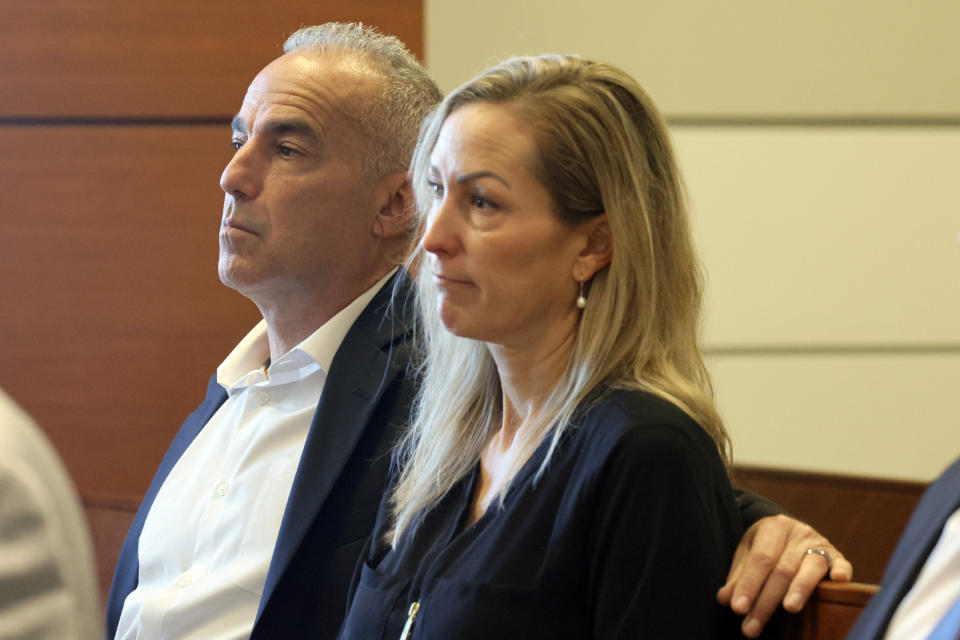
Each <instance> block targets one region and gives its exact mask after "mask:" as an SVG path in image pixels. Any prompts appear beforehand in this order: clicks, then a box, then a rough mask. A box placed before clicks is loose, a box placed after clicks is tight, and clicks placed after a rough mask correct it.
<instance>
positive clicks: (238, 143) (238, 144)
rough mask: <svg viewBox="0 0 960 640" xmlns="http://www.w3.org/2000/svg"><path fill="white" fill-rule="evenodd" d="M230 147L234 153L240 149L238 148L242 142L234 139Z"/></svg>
mask: <svg viewBox="0 0 960 640" xmlns="http://www.w3.org/2000/svg"><path fill="white" fill-rule="evenodd" d="M230 146H231V147H233V150H234V151H237V150H239V149H240V147H242V146H243V140H240V139H238V138H234V139H233V140H231V141H230Z"/></svg>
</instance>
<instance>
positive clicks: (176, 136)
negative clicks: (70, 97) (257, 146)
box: [0, 126, 257, 495]
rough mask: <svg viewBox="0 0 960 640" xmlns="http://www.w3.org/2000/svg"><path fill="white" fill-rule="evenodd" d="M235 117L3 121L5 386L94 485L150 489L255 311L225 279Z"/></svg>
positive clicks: (1, 350) (1, 380)
mask: <svg viewBox="0 0 960 640" xmlns="http://www.w3.org/2000/svg"><path fill="white" fill-rule="evenodd" d="M228 141H229V132H228V130H227V127H225V126H224V127H133V128H130V127H35V128H19V129H18V128H12V129H11V128H0V211H3V232H2V234H0V287H2V299H3V305H4V312H3V313H2V314H0V386H3V387H4V388H5V389H7V391H8V392H9V393H10V394H11V395H12V396H13V397H15V398H16V399H17V400H18V401H19V402H20V403H21V404H22V405H23V406H24V407H25V408H26V409H27V410H28V411H29V412H30V413H32V414H33V415H34V417H35V418H36V419H37V421H38V422H39V423H40V424H41V425H42V426H43V427H44V428H45V430H46V431H47V433H48V434H49V435H50V437H51V439H52V440H53V441H54V443H56V445H57V447H58V449H59V450H60V453H61V455H62V456H63V457H64V458H65V460H66V463H67V466H68V467H69V469H70V470H71V472H72V473H73V477H74V480H75V481H76V482H77V483H78V485H79V486H80V488H81V490H82V491H83V492H85V493H89V492H95V493H117V492H119V493H120V494H130V493H132V494H134V495H139V494H141V493H142V491H143V490H145V489H146V486H147V484H148V483H149V480H150V478H151V477H152V475H153V471H154V470H155V468H156V465H157V463H158V462H159V460H160V457H161V455H162V453H163V451H164V450H165V448H166V446H167V444H168V443H169V441H170V439H171V437H172V436H173V434H174V433H175V431H176V429H177V428H178V427H179V425H180V423H181V422H182V420H183V418H184V417H185V416H186V414H187V413H189V412H190V411H191V410H192V409H193V408H194V407H195V406H196V405H197V404H199V402H200V400H202V398H203V393H204V389H205V381H206V379H207V377H208V376H209V375H210V374H211V373H212V371H213V369H214V368H215V366H216V364H217V363H219V361H220V359H222V358H223V357H224V356H225V355H226V353H228V351H229V349H230V348H231V347H232V345H233V344H235V342H236V340H237V339H238V338H239V337H240V336H242V335H243V333H244V332H245V331H246V330H247V329H248V328H249V327H251V326H252V325H253V323H254V322H255V320H256V319H257V313H256V309H255V307H253V305H252V304H250V303H249V302H248V301H247V300H246V299H245V298H242V297H241V296H239V295H238V294H236V293H234V292H232V291H230V290H228V289H227V288H225V287H223V286H222V285H221V284H220V281H219V279H218V277H217V272H216V261H217V251H218V247H217V228H218V220H219V216H220V209H221V207H222V201H223V198H222V195H223V194H222V192H221V191H220V189H219V186H218V184H217V181H218V176H219V174H220V170H221V168H222V167H223V165H224V164H225V163H226V161H227V159H228V158H229V155H230V152H231V150H230V147H229V145H228Z"/></svg>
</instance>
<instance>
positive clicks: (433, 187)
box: [427, 180, 443, 196]
mask: <svg viewBox="0 0 960 640" xmlns="http://www.w3.org/2000/svg"><path fill="white" fill-rule="evenodd" d="M427 188H428V189H430V191H432V192H433V194H434V195H436V196H442V195H443V187H441V186H440V183H439V182H434V181H433V180H427Z"/></svg>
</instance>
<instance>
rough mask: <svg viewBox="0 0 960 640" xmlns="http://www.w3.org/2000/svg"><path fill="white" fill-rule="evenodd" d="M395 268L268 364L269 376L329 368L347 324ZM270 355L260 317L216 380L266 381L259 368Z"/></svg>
mask: <svg viewBox="0 0 960 640" xmlns="http://www.w3.org/2000/svg"><path fill="white" fill-rule="evenodd" d="M397 269H398V267H394V268H393V269H391V270H390V272H389V273H387V275H385V276H383V277H382V278H380V280H378V281H377V282H376V284H374V285H373V286H372V287H370V288H369V289H367V290H366V291H364V292H363V293H361V294H360V295H359V296H358V297H357V298H355V299H354V300H353V302H351V303H350V304H348V305H347V306H346V307H344V308H343V309H341V310H340V311H339V312H338V313H337V314H336V315H335V316H333V317H332V318H330V319H329V320H327V321H326V322H325V323H324V324H323V325H322V326H321V327H320V328H319V329H317V330H316V331H314V332H313V333H312V334H310V335H309V336H307V337H306V338H304V340H303V341H302V342H301V343H300V344H298V345H297V346H295V347H294V348H293V349H291V350H290V351H289V352H288V353H286V354H284V355H283V356H282V357H281V358H280V359H279V360H277V361H276V362H271V363H270V368H269V370H268V371H269V374H270V376H271V377H273V378H276V377H284V378H285V377H287V375H290V374H293V375H294V376H295V377H302V376H303V375H304V374H305V373H308V372H304V371H301V370H302V369H304V368H310V369H314V370H315V369H316V368H317V367H319V368H320V369H322V370H323V371H324V372H327V371H329V370H330V364H331V363H332V362H333V357H334V356H335V355H336V353H337V350H338V349H339V348H340V343H342V342H343V339H344V338H345V337H346V335H347V332H348V331H350V327H352V326H353V323H354V322H356V321H357V318H359V317H360V314H361V313H362V312H363V310H364V309H365V308H366V306H367V305H368V304H370V301H371V300H373V297H374V296H375V295H377V292H379V291H380V289H382V288H383V286H384V285H385V284H386V283H387V281H388V280H389V279H390V278H391V277H392V276H393V274H394V273H396V272H397ZM269 356H270V343H269V340H268V339H267V322H266V320H261V321H260V322H259V323H257V326H255V327H254V328H253V329H251V330H250V332H249V333H248V334H247V335H246V336H244V338H243V340H241V341H240V343H239V344H237V346H236V347H234V349H233V351H231V352H230V355H228V356H227V357H226V358H225V359H224V361H223V362H222V363H220V366H219V367H217V383H218V384H220V386H222V387H223V388H224V389H226V390H227V391H230V389H231V388H236V387H246V386H250V385H252V384H255V383H257V382H259V381H262V380H266V376H265V375H264V374H263V371H262V367H263V365H264V363H265V362H266V361H267V358H268V357H269Z"/></svg>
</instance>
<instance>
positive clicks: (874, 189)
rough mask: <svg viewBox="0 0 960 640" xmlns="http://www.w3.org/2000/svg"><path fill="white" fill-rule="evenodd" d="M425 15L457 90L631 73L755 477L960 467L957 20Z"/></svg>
mask: <svg viewBox="0 0 960 640" xmlns="http://www.w3.org/2000/svg"><path fill="white" fill-rule="evenodd" d="M867 7H868V5H864V4H863V3H849V2H845V3H827V2H810V3H793V4H785V3H769V2H763V1H761V0H750V1H748V2H737V3H715V2H707V1H706V0H699V1H688V2H683V3H678V2H667V1H665V0H663V1H657V2H649V1H647V2H632V3H627V2H622V3H620V2H613V1H612V0H599V1H595V2H591V3H581V2H573V1H571V0H562V1H560V2H557V1H551V2H546V1H545V0H534V1H530V0H528V1H525V2H516V1H515V0H514V1H511V2H507V1H506V0H489V1H488V2H485V3H484V4H483V8H482V9H478V8H477V5H475V4H473V3H466V2H461V1H455V0H427V2H426V53H427V63H428V66H429V67H430V69H431V71H432V72H433V73H434V74H435V76H436V77H437V79H438V81H439V82H440V83H441V86H442V87H443V88H444V89H451V88H453V87H454V86H456V85H457V84H459V83H460V82H462V81H463V80H465V79H467V78H468V77H469V76H470V75H471V74H472V73H474V72H476V71H479V70H480V69H482V68H483V67H484V66H485V65H486V64H488V63H490V62H492V61H495V60H497V59H499V58H502V57H505V56H507V55H513V54H521V53H537V52H543V51H562V52H570V53H578V54H581V55H585V56H589V57H593V58H596V59H603V60H608V61H611V62H614V63H617V64H619V65H621V66H623V67H624V68H626V69H627V70H629V71H630V72H632V73H633V74H635V75H636V76H637V78H638V79H640V81H641V82H642V83H643V84H644V85H645V86H646V87H647V89H648V90H649V91H650V93H651V94H652V95H653V96H654V98H655V99H656V100H657V102H658V103H659V104H660V105H661V107H662V108H663V110H664V111H665V113H666V114H667V116H668V118H669V119H670V120H671V123H672V131H673V134H674V138H675V141H676V144H677V150H678V153H679V156H680V161H681V164H682V166H683V168H684V172H685V175H686V178H687V182H688V186H689V189H690V195H691V200H692V202H693V206H694V224H695V232H696V235H697V239H698V244H699V246H700V250H701V257H702V259H703V262H704V264H705V267H706V270H707V272H708V281H709V285H708V305H707V312H708V314H707V321H706V324H705V336H704V337H705V346H706V350H707V352H708V354H709V357H708V362H709V365H710V367H711V370H712V372H713V374H714V376H715V380H716V384H717V389H718V402H719V405H720V408H721V410H722V411H723V413H724V415H725V416H726V418H727V420H728V422H729V426H730V429H731V432H732V434H733V437H734V447H735V455H736V459H737V461H738V462H741V463H750V464H762V465H774V466H783V467H791V468H797V469H810V470H822V471H837V472H847V473H856V474H864V475H876V476H892V477H898V478H905V479H918V480H927V479H930V478H932V477H934V476H935V475H936V474H937V473H938V472H939V471H940V470H941V469H942V468H943V467H944V466H946V465H947V464H948V463H949V462H950V461H952V460H953V459H954V458H955V457H956V456H957V455H958V454H960V402H958V401H957V400H956V395H957V394H956V392H955V391H954V389H955V388H957V387H958V386H960V246H958V240H960V238H958V231H960V205H958V203H960V197H958V196H960V186H958V185H960V179H958V176H957V174H958V172H960V65H958V64H956V62H955V61H956V60H958V59H960V44H958V42H957V41H956V39H955V38H954V37H952V34H953V32H954V31H955V27H956V25H958V24H960V4H957V3H954V2H948V1H947V0H943V1H940V2H936V1H933V0H922V1H920V2H915V3H911V4H910V5H909V6H907V5H905V4H904V3H901V2H891V1H886V0H884V1H882V2H880V1H878V2H872V3H870V4H869V10H868V8H867Z"/></svg>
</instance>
